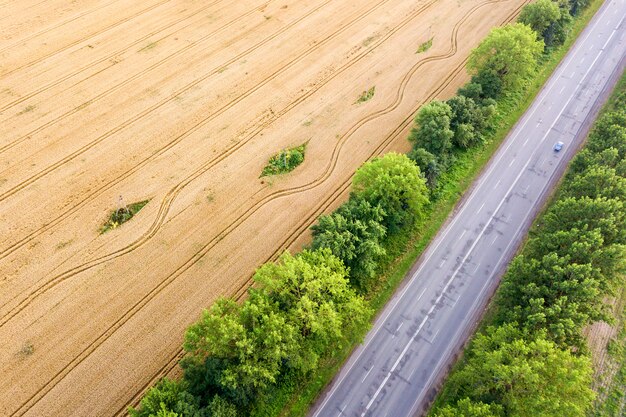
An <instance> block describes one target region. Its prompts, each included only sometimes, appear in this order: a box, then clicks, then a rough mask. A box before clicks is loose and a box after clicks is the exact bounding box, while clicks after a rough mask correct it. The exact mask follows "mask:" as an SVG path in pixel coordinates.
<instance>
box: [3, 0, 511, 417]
mask: <svg viewBox="0 0 626 417" xmlns="http://www.w3.org/2000/svg"><path fill="white" fill-rule="evenodd" d="M502 1H506V0H489V1H485V2H483V3H480V4H478V5H476V6H475V7H473V8H472V9H471V11H470V12H468V13H467V14H466V15H465V16H464V17H463V18H462V19H461V20H460V21H459V22H457V24H455V26H454V29H453V31H452V34H451V36H450V48H449V50H448V51H447V52H446V53H444V54H441V55H437V56H431V57H427V58H424V59H422V60H420V61H419V62H417V63H416V64H415V65H414V66H413V67H412V68H411V69H410V70H409V71H408V72H407V73H406V75H405V76H404V77H403V79H402V81H401V83H400V85H399V87H398V89H397V91H396V95H395V97H394V100H393V102H392V103H391V105H389V106H387V107H385V108H384V109H381V110H379V111H376V112H374V113H371V114H369V115H368V116H366V117H364V118H362V119H361V120H359V121H358V122H357V123H355V124H353V125H352V126H351V127H350V129H349V130H348V131H347V132H346V133H345V134H344V135H342V136H341V138H339V140H338V142H337V143H336V144H335V147H334V149H333V151H332V154H331V156H330V159H329V161H328V163H327V165H326V167H325V169H324V172H323V174H322V175H321V176H319V177H317V178H316V179H314V180H312V181H310V182H308V183H306V184H302V185H299V186H295V187H290V188H286V189H283V190H280V191H276V192H273V193H270V194H268V195H266V196H265V197H263V198H261V199H260V200H258V201H257V202H256V203H254V204H253V205H252V206H249V207H248V208H247V209H246V210H245V211H244V212H243V213H242V214H241V215H240V216H239V217H238V218H237V219H235V220H234V221H233V222H231V223H230V224H229V225H228V226H227V227H226V228H224V229H223V230H222V231H221V232H220V233H219V234H218V235H217V236H215V237H214V238H212V239H211V240H210V241H209V242H208V243H206V244H205V245H204V246H203V247H202V248H201V249H199V250H198V251H197V252H196V253H195V254H194V255H193V256H192V257H190V258H189V259H188V260H187V261H186V262H185V263H183V264H182V265H181V266H179V267H178V268H177V269H176V270H175V271H174V272H173V273H172V274H170V275H169V276H168V277H167V278H166V279H165V280H163V281H161V283H160V284H159V285H158V286H157V287H155V288H153V289H152V290H151V291H150V292H149V293H148V294H146V295H145V296H144V297H143V298H141V299H139V300H137V301H136V302H135V304H133V305H132V307H131V308H130V309H128V310H127V311H126V312H125V313H124V314H123V315H122V316H121V317H119V318H118V320H117V321H116V322H115V323H113V324H111V326H109V328H108V329H107V330H106V331H105V332H103V333H102V334H101V335H100V336H99V337H98V338H96V339H95V340H93V341H92V342H91V343H90V344H89V345H88V346H86V347H85V348H84V349H83V350H82V351H81V353H80V354H79V355H77V356H75V357H74V358H73V360H72V361H71V362H70V363H68V365H67V366H65V367H64V368H63V369H62V370H60V371H59V372H58V373H57V374H56V375H54V377H53V378H52V379H50V381H49V382H48V383H47V384H46V385H44V386H43V387H41V388H40V389H39V390H38V391H37V392H36V393H35V394H34V395H33V396H31V397H30V398H29V399H28V400H27V401H26V402H24V403H23V404H22V405H21V406H20V407H19V408H18V410H17V411H16V415H21V414H24V413H25V412H26V411H28V410H29V409H30V408H32V407H33V406H34V405H35V404H36V403H37V401H38V400H39V399H40V398H42V397H43V396H44V395H45V394H46V393H47V392H48V391H49V390H50V389H51V388H52V387H53V386H54V385H55V384H57V383H58V382H59V381H60V380H62V379H63V378H64V377H65V376H66V375H67V374H68V373H69V372H70V371H71V370H72V369H73V368H75V367H76V366H77V365H78V364H79V363H80V362H81V361H83V360H84V359H85V358H86V357H88V356H89V355H90V354H91V352H93V351H94V350H95V349H96V348H97V347H98V346H100V345H101V344H102V343H103V342H104V341H105V340H107V339H108V338H109V337H110V336H111V335H112V334H113V333H114V332H115V331H116V330H117V329H118V328H119V327H121V326H122V325H123V324H124V323H125V322H126V321H128V320H129V319H130V318H131V317H132V316H133V315H134V314H136V312H138V311H139V310H140V309H141V308H142V307H143V306H145V305H146V304H147V303H148V302H149V301H150V300H152V299H153V298H154V297H155V296H156V295H157V294H158V293H159V292H161V291H162V290H163V289H165V288H166V287H167V286H168V285H170V284H171V283H172V282H173V281H174V280H175V279H176V278H177V277H179V276H180V275H182V273H184V272H185V271H186V270H188V269H189V268H190V267H191V266H193V265H194V264H195V263H196V262H198V261H199V260H200V259H201V258H202V257H204V255H206V253H208V252H209V250H210V249H211V248H213V247H214V246H215V244H217V242H219V241H220V240H222V239H223V237H224V236H226V235H227V234H228V233H230V232H231V231H232V230H234V229H236V228H237V227H238V226H239V225H240V224H241V223H243V222H244V221H245V220H247V219H248V218H250V217H251V216H252V214H253V213H254V212H256V211H258V210H259V209H260V208H261V207H263V206H264V205H266V204H267V203H269V202H270V201H273V200H275V199H279V198H283V197H287V196H289V195H292V194H296V193H301V192H304V191H307V190H310V189H313V188H315V187H317V186H319V185H321V184H323V183H324V182H325V181H326V180H327V179H328V178H329V177H330V176H331V174H332V173H333V171H334V170H335V168H336V164H337V161H338V158H339V154H340V152H341V149H342V147H343V145H344V144H345V142H346V141H347V139H348V138H349V137H351V136H352V135H354V134H355V133H356V132H357V131H358V130H359V129H360V128H361V127H362V126H364V125H365V124H367V123H370V122H372V121H374V120H376V119H378V118H380V117H382V116H384V115H386V114H388V113H390V112H393V111H394V110H395V109H397V108H398V107H399V105H400V103H401V102H402V100H403V97H404V94H405V90H406V87H407V85H408V83H409V81H410V80H411V78H412V77H413V76H414V75H415V73H416V72H417V70H418V69H419V68H420V67H422V66H423V65H424V64H426V63H428V62H433V61H440V60H445V59H448V58H450V57H452V56H454V55H455V54H456V50H457V37H458V32H459V30H460V28H461V27H462V25H463V23H465V22H466V21H467V20H468V19H469V18H470V17H471V16H472V15H473V14H474V13H475V12H476V11H477V10H479V9H481V8H482V7H485V6H487V5H490V4H493V3H498V2H502ZM520 8H521V6H520ZM518 10H519V8H518V9H516V10H515V11H513V12H512V13H511V14H510V17H509V19H511V18H512V17H513V16H515V15H516V14H517V13H518ZM463 66H464V62H462V63H461V64H459V65H458V66H456V67H455V68H454V69H453V70H452V71H451V72H450V73H449V74H448V75H447V77H446V78H445V79H444V80H443V81H442V82H441V83H440V84H439V85H438V86H437V88H435V90H434V91H432V92H431V93H430V95H429V97H428V98H431V97H434V96H435V95H436V94H438V93H439V92H440V91H441V90H442V89H443V88H445V86H446V85H447V84H448V83H449V82H451V80H452V79H453V78H454V77H455V76H456V75H457V74H458V72H459V71H461V70H462V69H463ZM416 107H419V105H418V106H416ZM411 119H412V116H409V117H408V118H407V119H405V122H404V123H403V124H402V125H401V126H399V127H398V128H397V129H396V130H394V131H393V132H392V133H391V134H389V135H388V136H387V137H386V138H385V139H384V140H383V141H382V142H381V143H380V144H379V146H378V147H377V148H376V150H375V151H374V152H373V153H372V154H371V155H370V156H371V157H373V156H375V155H377V154H380V153H381V152H382V150H383V149H385V148H386V147H387V146H388V145H389V144H391V142H392V141H393V140H394V139H395V138H396V136H397V135H398V133H399V132H402V131H403V129H404V128H405V126H406V125H407V124H409V123H410V122H411ZM349 184H350V179H349V178H348V179H347V180H346V181H344V182H343V184H341V185H340V186H339V187H338V188H337V189H336V191H335V192H333V193H332V194H331V195H330V196H329V197H328V198H326V199H325V200H324V201H322V202H321V203H320V204H318V206H317V207H316V208H315V209H314V210H312V211H311V212H310V215H309V216H307V217H306V218H304V219H303V220H302V221H300V223H299V225H298V226H297V227H296V228H294V229H293V230H292V232H290V233H289V235H288V237H287V238H286V239H285V240H284V241H283V243H282V244H281V245H280V248H279V249H278V250H276V251H275V252H274V254H273V256H272V258H275V257H276V256H277V255H278V254H279V253H280V252H281V251H282V249H283V248H284V247H285V246H286V245H287V246H288V244H289V243H290V242H292V241H293V240H295V239H296V238H297V236H299V235H300V233H302V232H303V231H304V230H306V228H307V227H308V226H309V225H310V224H311V223H313V222H314V221H315V219H316V218H317V216H318V215H319V213H320V210H323V209H324V207H327V206H328V205H330V204H331V203H332V201H333V200H334V199H336V198H338V196H340V195H342V194H343V193H344V192H345V191H346V190H347V189H348V187H349ZM176 195H177V194H176ZM170 206H171V203H169V205H166V207H170ZM162 207H163V206H162ZM159 216H160V217H163V218H165V215H163V214H162V212H161V211H160V215H159ZM155 223H156V222H155ZM161 224H162V221H161ZM270 259H271V258H270ZM70 276H71V275H70ZM70 276H68V277H70ZM66 279H67V278H66ZM249 285H250V282H249V281H248V282H246V283H245V284H244V285H242V286H241V287H240V289H239V291H237V293H238V295H239V296H241V295H242V294H243V293H244V292H245V289H246V288H247V287H248V286H249ZM20 311H21V310H20ZM15 314H17V313H15ZM15 314H13V315H11V317H13V316H14V315H15ZM11 317H9V319H10V318H11ZM6 321H7V320H6V319H3V322H2V323H3V324H4V323H6ZM179 356H180V352H179V353H177V355H176V357H175V358H174V359H176V358H177V357H179ZM174 359H173V360H174ZM173 360H171V361H169V362H168V364H166V366H164V367H163V368H162V370H161V372H163V371H164V370H168V369H171V368H173V366H175V365H172V363H174V362H173Z"/></svg>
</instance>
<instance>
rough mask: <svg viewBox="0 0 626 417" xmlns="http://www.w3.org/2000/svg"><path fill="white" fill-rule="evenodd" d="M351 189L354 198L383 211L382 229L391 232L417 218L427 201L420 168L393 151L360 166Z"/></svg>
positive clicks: (426, 192) (426, 191)
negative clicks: (376, 206) (378, 207)
mask: <svg viewBox="0 0 626 417" xmlns="http://www.w3.org/2000/svg"><path fill="white" fill-rule="evenodd" d="M352 189H353V194H354V195H355V196H357V197H362V198H364V199H365V200H367V201H369V202H370V204H372V205H378V206H380V207H381V208H382V209H383V210H384V212H385V221H384V226H385V227H386V228H387V230H388V231H389V232H391V233H394V232H395V231H397V230H398V229H399V228H400V227H401V226H402V225H406V224H410V223H412V222H414V221H415V220H416V219H417V218H419V217H420V216H421V212H422V208H423V207H424V205H425V204H426V203H427V202H428V197H427V196H428V189H427V188H426V183H425V180H424V178H423V177H422V175H421V173H420V169H419V167H418V166H417V165H415V163H414V162H413V161H411V160H410V159H409V158H408V157H407V156H406V155H402V154H398V153H394V152H391V153H388V154H386V155H384V156H382V157H380V158H376V159H374V160H372V161H369V162H367V163H365V164H363V166H362V167H361V168H359V169H358V170H357V171H356V174H355V175H354V178H353V180H352Z"/></svg>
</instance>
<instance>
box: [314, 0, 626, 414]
mask: <svg viewBox="0 0 626 417" xmlns="http://www.w3.org/2000/svg"><path fill="white" fill-rule="evenodd" d="M605 4H607V3H605ZM607 10H609V8H608V6H607V7H605V9H604V10H603V11H602V12H601V14H600V15H598V18H597V20H596V22H595V23H594V24H593V26H589V27H587V29H586V30H587V31H588V32H587V34H586V35H585V37H584V38H582V39H581V40H580V43H581V44H584V43H585V42H586V41H587V39H588V38H589V36H590V35H591V33H593V29H592V28H595V26H597V25H598V23H599V22H600V20H601V17H602V16H603V15H604V14H605V13H606V12H607ZM622 20H623V19H622ZM578 51H579V50H576V51H573V53H572V55H568V56H567V57H566V58H565V61H564V63H563V67H561V69H560V70H559V72H558V74H553V75H552V76H551V77H550V79H548V84H550V83H552V84H551V85H549V86H548V87H547V88H546V89H544V90H543V91H542V92H541V93H540V94H539V96H537V98H536V102H539V103H540V102H541V101H543V100H544V99H545V98H546V97H547V96H548V95H549V94H548V92H549V91H551V90H552V89H553V88H555V86H557V85H558V83H557V81H558V79H559V77H561V75H562V74H563V73H564V72H565V70H566V68H567V67H568V66H569V65H571V64H572V63H573V62H574V58H575V57H576V54H577V53H578ZM538 109H539V106H533V109H532V110H531V113H530V114H529V115H528V117H527V118H526V120H525V121H524V122H523V123H522V125H521V126H519V127H518V128H516V132H515V133H514V135H513V136H512V137H511V138H510V139H509V140H508V143H507V145H506V147H505V148H504V149H503V150H502V151H501V152H500V154H499V155H498V156H497V158H496V159H495V160H494V161H493V163H492V164H490V167H489V169H488V170H487V172H486V173H485V175H484V176H483V177H482V179H480V180H479V182H478V184H477V186H476V188H474V190H473V192H472V194H471V195H470V197H469V198H468V199H467V200H466V203H465V204H464V205H463V207H462V208H461V211H459V213H457V215H456V216H455V218H454V220H453V221H452V223H450V224H449V225H448V227H447V228H446V229H445V230H444V233H443V234H442V235H441V237H440V238H439V240H438V241H437V243H436V244H435V246H434V247H433V249H432V251H429V254H427V256H426V258H425V259H424V261H423V262H422V264H421V265H420V267H419V268H418V270H417V271H416V272H415V274H413V276H411V278H409V280H408V281H407V282H406V284H405V288H404V289H403V290H402V292H401V293H400V294H399V296H398V298H397V299H396V301H395V303H393V307H390V308H389V310H388V312H387V314H386V315H385V316H384V319H382V320H380V321H379V322H378V324H377V325H376V326H375V327H374V329H372V330H371V331H370V332H371V333H370V334H371V337H370V338H369V340H368V341H367V342H366V343H365V345H362V347H361V349H359V352H358V354H357V356H356V357H355V358H354V359H353V361H352V363H351V364H350V366H349V368H348V369H347V370H346V371H345V372H343V375H342V376H340V378H339V379H338V380H337V381H336V382H335V383H334V384H333V388H332V389H331V391H330V392H329V393H328V394H327V395H326V397H325V398H324V401H323V402H322V404H321V405H320V406H319V408H318V409H317V410H316V412H315V414H313V417H317V416H318V415H319V413H320V412H321V411H322V410H323V409H324V407H325V406H326V404H327V403H328V401H329V400H330V398H332V396H333V395H334V393H335V392H336V391H337V389H338V387H339V386H340V385H341V383H342V382H343V380H344V379H345V378H346V376H347V375H348V374H349V373H350V371H351V370H352V368H353V367H354V365H355V364H356V363H357V362H358V360H359V359H360V357H361V355H362V354H363V352H364V351H365V350H366V348H367V346H368V345H369V343H370V342H371V341H372V340H373V339H374V338H375V336H376V335H377V334H378V332H379V331H380V329H381V328H382V325H383V324H384V323H385V321H386V319H387V317H389V315H390V314H391V313H392V312H393V310H394V308H395V306H396V305H397V304H398V303H399V302H400V300H401V299H402V298H403V296H404V294H405V293H406V292H407V290H408V289H409V287H410V286H411V283H412V282H413V280H414V279H415V278H416V277H417V276H418V275H419V273H420V272H421V270H422V268H423V267H424V265H425V264H426V263H427V262H428V260H429V259H430V258H431V257H432V255H433V254H434V253H435V252H436V251H437V249H438V248H439V246H440V244H441V242H442V241H443V240H444V239H445V237H446V236H447V235H448V233H449V232H450V231H451V230H452V228H453V226H454V224H456V222H457V221H458V219H459V218H460V217H461V214H462V213H463V212H464V211H465V209H467V207H468V206H469V202H470V200H471V199H472V198H474V197H475V196H476V194H477V192H478V190H479V189H480V188H481V187H482V186H483V184H484V183H485V182H486V181H487V179H488V178H489V176H490V175H491V173H492V172H493V170H494V169H495V167H496V165H497V164H498V163H499V162H500V160H501V159H502V158H503V157H504V155H505V154H506V152H507V151H508V149H509V148H510V147H511V145H512V144H513V143H514V142H515V140H516V139H517V136H519V134H520V133H521V132H522V131H523V129H524V128H525V127H526V124H527V123H528V121H529V120H530V119H531V118H532V116H534V114H535V113H536V112H537V110H538ZM390 306H391V305H390Z"/></svg>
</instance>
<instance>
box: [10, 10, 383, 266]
mask: <svg viewBox="0 0 626 417" xmlns="http://www.w3.org/2000/svg"><path fill="white" fill-rule="evenodd" d="M332 1H335V0H324V2H323V3H322V4H321V5H320V6H318V7H317V8H315V9H313V10H312V11H310V12H309V13H307V14H305V15H304V16H301V17H300V18H299V19H297V20H296V21H294V22H291V23H290V24H288V25H286V26H284V27H283V28H281V30H279V31H278V32H275V33H274V35H272V36H270V37H268V38H265V39H264V40H263V41H261V42H259V43H257V44H256V45H255V46H253V47H251V48H248V49H247V50H246V51H244V53H241V54H239V55H238V56H237V57H235V58H232V59H230V60H229V61H227V62H226V63H224V64H221V65H219V66H217V67H215V68H214V69H213V70H211V71H210V72H209V73H207V74H205V76H203V77H201V78H199V79H196V80H195V81H194V82H192V83H191V84H188V85H187V86H185V87H184V88H183V89H180V90H178V91H177V92H176V93H175V94H172V95H171V96H170V97H168V98H166V99H165V100H162V101H161V102H159V103H157V104H155V105H153V106H151V107H149V108H148V109H144V110H143V111H141V112H140V113H139V114H137V115H135V116H134V117H131V118H130V119H128V120H126V121H125V122H123V123H122V124H120V125H118V126H116V127H115V128H113V129H111V130H109V131H108V132H106V133H104V134H102V135H100V136H99V137H98V138H96V139H94V140H93V141H91V142H89V143H88V144H86V145H83V146H82V147H80V148H79V149H77V150H75V151H74V152H72V153H71V154H69V155H67V156H66V157H64V158H62V159H61V160H59V161H57V162H55V163H54V164H52V165H49V166H48V167H47V168H44V169H43V170H41V171H39V172H38V173H37V174H35V175H33V176H32V177H30V178H28V179H26V180H24V181H22V182H20V183H18V184H16V185H15V186H13V187H11V188H10V189H8V190H6V191H5V192H3V193H2V194H0V202H1V201H4V200H6V199H7V198H8V197H10V196H12V195H14V194H15V193H17V192H19V191H21V190H22V189H24V188H26V187H28V186H29V185H31V184H33V183H34V182H36V181H37V180H39V179H41V178H43V177H45V176H46V175H48V174H49V173H51V172H53V171H55V170H56V169H58V168H59V167H61V166H63V165H65V164H67V163H68V162H70V161H72V160H74V159H76V158H77V157H79V156H80V155H82V154H83V153H85V152H86V151H88V150H89V149H92V148H94V147H95V146H97V145H98V144H100V143H101V142H103V141H104V140H106V139H107V138H109V137H110V136H112V135H113V134H115V133H118V132H120V131H122V130H124V129H125V128H126V127H128V126H130V125H132V124H133V123H135V122H136V121H138V120H140V119H142V118H143V117H145V116H146V115H148V114H150V113H152V112H153V111H154V110H156V109H158V108H160V107H162V106H163V105H165V104H167V103H169V102H171V101H174V100H176V97H178V96H180V95H181V94H184V93H185V92H187V91H188V90H190V89H192V88H193V87H195V86H196V85H198V84H200V83H201V82H202V81H204V80H206V79H208V78H209V77H211V76H213V75H215V74H218V73H219V71H220V69H222V68H224V67H225V66H228V65H230V64H232V63H233V62H236V61H237V60H239V59H240V58H241V57H243V56H245V55H247V54H248V53H250V52H252V51H253V50H254V49H258V47H259V46H261V45H263V44H265V43H267V42H269V41H270V40H273V39H274V38H276V37H278V36H279V35H280V34H282V33H284V32H285V31H287V30H288V29H290V28H291V27H293V26H295V25H296V24H298V23H299V22H300V21H302V20H304V19H306V18H307V17H309V16H310V15H312V14H314V13H315V12H317V11H318V10H320V9H322V8H323V7H324V6H326V5H327V4H329V3H331V2H332ZM389 1H391V0H382V1H381V3H378V4H377V5H376V6H375V7H374V8H372V9H370V10H369V11H367V12H366V13H365V14H363V15H362V16H361V17H359V20H360V19H361V18H363V17H365V16H366V15H368V14H370V13H372V12H373V11H374V9H375V8H378V7H380V6H381V5H382V4H384V3H386V2H389ZM355 22H356V21H353V22H351V23H350V24H349V25H346V26H343V27H342V28H340V29H339V30H338V31H336V32H334V33H332V34H331V35H329V36H328V37H327V38H325V39H324V40H322V41H321V42H318V43H316V44H315V46H314V47H312V48H309V49H307V50H306V51H305V52H304V53H303V54H301V55H299V56H298V57H296V58H295V59H293V60H292V61H290V62H289V63H288V64H286V65H285V66H283V67H282V68H281V69H279V70H277V71H275V72H274V73H272V74H271V75H270V76H268V77H266V78H265V79H264V80H262V81H261V82H260V83H258V84H257V85H256V86H254V87H253V88H251V89H249V90H247V91H246V92H245V93H243V94H241V95H240V96H238V97H237V98H235V99H233V100H231V101H230V102H228V103H226V104H225V105H223V106H222V107H221V108H219V109H218V110H216V111H215V112H213V113H211V114H210V115H209V116H208V117H207V118H205V119H203V120H202V121H200V122H199V123H197V124H196V125H195V126H194V127H192V128H191V129H198V128H200V127H202V126H203V125H204V124H206V123H208V122H209V121H211V120H213V119H215V118H216V117H217V116H219V115H221V114H222V113H224V112H225V111H227V110H229V109H230V108H232V107H234V106H235V105H236V104H238V103H239V102H241V101H242V100H244V99H245V98H247V97H248V96H250V95H251V94H252V93H254V92H256V91H258V90H259V89H260V88H261V87H263V86H265V85H266V84H268V83H269V82H270V81H272V80H273V79H274V78H275V77H276V76H277V75H279V74H281V73H282V72H284V71H286V70H287V69H289V68H291V67H292V66H293V65H295V64H296V63H298V62H299V61H301V60H302V59H303V58H305V57H307V56H308V55H310V54H311V53H312V52H313V51H314V50H315V49H317V48H318V47H319V46H320V45H322V44H325V43H328V42H329V41H330V40H332V39H333V38H334V37H336V36H337V35H338V34H339V33H342V32H343V31H344V30H345V29H347V28H348V27H349V26H351V25H352V24H353V23H355ZM182 139H183V137H182V136H180V135H179V136H178V137H177V138H176V139H174V140H173V141H171V142H168V143H167V144H166V145H165V146H163V147H161V148H160V149H158V150H157V151H155V152H153V154H152V155H150V156H149V157H148V158H146V159H144V160H143V161H142V162H140V163H139V164H138V165H135V167H133V168H131V169H130V170H129V171H127V172H126V173H124V174H122V176H125V175H127V174H129V173H131V172H135V171H137V170H138V169H139V168H141V167H142V166H143V165H145V164H146V163H147V162H149V161H150V160H152V159H154V158H156V157H158V156H159V155H161V154H163V153H165V152H166V151H167V150H169V149H171V148H173V147H174V146H175V145H177V144H178V142H180V141H181V140H182ZM0 259H2V256H1V255H0Z"/></svg>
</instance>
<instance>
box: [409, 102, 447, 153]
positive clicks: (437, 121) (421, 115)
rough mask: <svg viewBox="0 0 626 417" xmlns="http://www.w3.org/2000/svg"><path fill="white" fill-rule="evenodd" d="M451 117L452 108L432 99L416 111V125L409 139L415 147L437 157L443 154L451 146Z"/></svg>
mask: <svg viewBox="0 0 626 417" xmlns="http://www.w3.org/2000/svg"><path fill="white" fill-rule="evenodd" d="M451 118H452V110H451V109H450V106H448V105H447V104H446V103H444V102H442V101H437V100H433V101H431V102H430V103H428V104H425V105H424V106H422V107H421V108H420V110H419V112H418V113H417V117H416V118H415V123H416V124H417V127H415V128H414V129H413V130H412V131H411V135H410V136H409V140H410V141H411V142H413V143H414V147H415V148H424V149H426V150H427V151H428V152H430V153H432V154H433V155H436V156H437V157H441V156H444V155H445V154H447V153H448V151H449V150H450V148H451V147H452V137H453V136H454V132H453V131H452V130H451V129H450V121H451Z"/></svg>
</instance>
